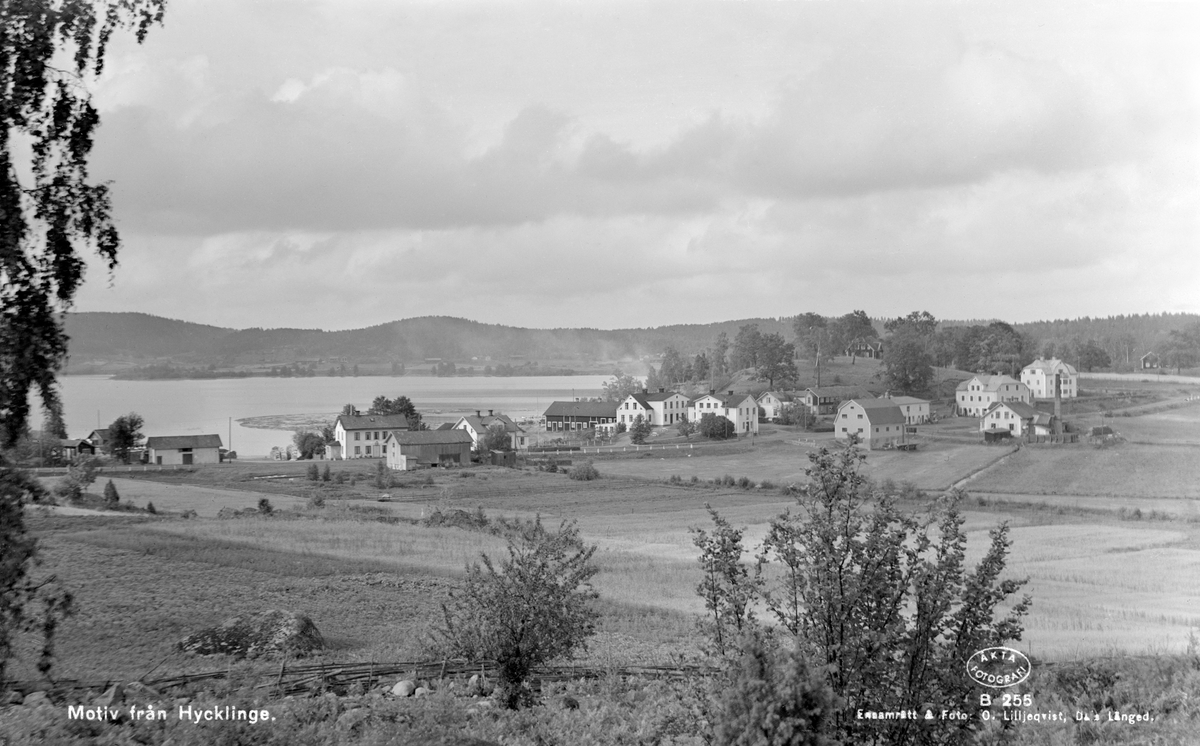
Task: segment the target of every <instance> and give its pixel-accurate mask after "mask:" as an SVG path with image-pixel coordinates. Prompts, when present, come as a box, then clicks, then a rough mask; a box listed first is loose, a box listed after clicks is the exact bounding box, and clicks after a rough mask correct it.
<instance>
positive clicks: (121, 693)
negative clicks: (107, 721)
mask: <svg viewBox="0 0 1200 746" xmlns="http://www.w3.org/2000/svg"><path fill="white" fill-rule="evenodd" d="M124 700H125V687H123V686H121V685H120V684H113V685H112V686H110V687H109V688H108V689H106V690H105V691H104V694H101V695H100V696H99V697H96V699H94V700H92V704H93V705H94V706H96V707H116V706H117V705H119V704H121V702H123V701H124Z"/></svg>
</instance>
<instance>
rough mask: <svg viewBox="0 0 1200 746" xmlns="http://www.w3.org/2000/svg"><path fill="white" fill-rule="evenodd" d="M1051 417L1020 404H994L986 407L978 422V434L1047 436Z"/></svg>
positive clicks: (1018, 436)
mask: <svg viewBox="0 0 1200 746" xmlns="http://www.w3.org/2000/svg"><path fill="white" fill-rule="evenodd" d="M1050 423H1051V417H1050V415H1049V414H1048V413H1046V412H1041V411H1038V410H1037V409H1036V408H1034V407H1033V406H1032V405H1030V404H1024V403H1022V402H1016V401H1013V402H996V403H995V404H993V405H992V406H990V407H988V410H987V411H986V412H984V414H983V417H982V418H981V419H980V420H979V431H980V432H988V431H992V432H997V431H1004V432H1008V433H1011V434H1012V436H1013V437H1014V438H1020V437H1021V436H1023V435H1026V434H1028V435H1049V434H1050V431H1051V426H1050Z"/></svg>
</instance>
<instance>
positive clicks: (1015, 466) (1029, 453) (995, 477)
mask: <svg viewBox="0 0 1200 746" xmlns="http://www.w3.org/2000/svg"><path fill="white" fill-rule="evenodd" d="M1198 455H1200V452H1198V451H1197V450H1196V449H1195V448H1193V447H1190V446H1171V445H1138V444H1124V445H1118V446H1113V447H1110V448H1104V449H1100V448H1094V447H1091V446H1088V445H1086V444H1081V445H1079V446H1077V447H1068V448H1052V447H1040V448H1039V447H1032V448H1022V449H1021V450H1020V451H1018V452H1017V453H1015V454H1013V455H1012V456H1011V457H1009V458H1007V459H1005V460H1004V461H1003V462H1001V463H1000V464H998V465H997V466H995V467H993V468H991V469H989V470H987V471H986V472H984V473H982V474H980V475H979V476H978V477H976V478H975V479H973V480H971V482H970V484H969V487H968V489H970V490H973V491H976V492H1005V493H1018V494H1027V495H1038V494H1046V495H1095V496H1119V497H1128V498H1135V499H1136V498H1144V497H1162V498H1189V499H1195V498H1200V458H1197V456H1198Z"/></svg>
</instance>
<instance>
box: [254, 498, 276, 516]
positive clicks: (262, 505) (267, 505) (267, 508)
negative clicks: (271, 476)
mask: <svg viewBox="0 0 1200 746" xmlns="http://www.w3.org/2000/svg"><path fill="white" fill-rule="evenodd" d="M258 512H259V513H262V514H263V515H271V514H272V513H274V512H275V506H274V505H272V504H271V501H270V500H268V499H267V498H265V497H264V498H262V499H260V500H259V501H258Z"/></svg>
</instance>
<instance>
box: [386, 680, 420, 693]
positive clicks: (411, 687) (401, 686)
mask: <svg viewBox="0 0 1200 746" xmlns="http://www.w3.org/2000/svg"><path fill="white" fill-rule="evenodd" d="M415 691H417V685H416V682H413V681H409V680H408V679H404V680H402V681H397V682H396V685H395V686H394V687H392V696H393V697H411V696H412V694H413V692H415Z"/></svg>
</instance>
